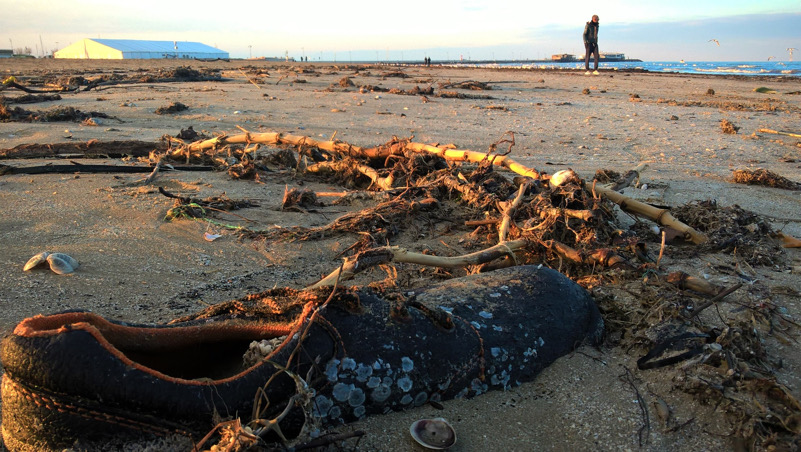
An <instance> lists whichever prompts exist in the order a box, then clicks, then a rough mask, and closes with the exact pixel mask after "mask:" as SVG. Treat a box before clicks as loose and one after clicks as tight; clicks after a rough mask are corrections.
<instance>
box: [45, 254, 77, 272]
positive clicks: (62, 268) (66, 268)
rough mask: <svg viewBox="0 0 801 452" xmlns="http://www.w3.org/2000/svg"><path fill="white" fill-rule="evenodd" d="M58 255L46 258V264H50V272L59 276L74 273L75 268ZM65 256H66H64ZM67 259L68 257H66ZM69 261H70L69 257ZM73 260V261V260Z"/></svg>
mask: <svg viewBox="0 0 801 452" xmlns="http://www.w3.org/2000/svg"><path fill="white" fill-rule="evenodd" d="M58 254H59V253H54V254H51V255H49V256H47V262H49V263H50V270H53V271H54V272H56V273H58V274H59V275H67V274H70V273H72V272H74V271H75V267H73V266H72V265H70V263H69V262H68V261H67V260H66V259H63V258H61V257H59V256H58ZM64 256H66V255H64ZM67 257H69V256H67ZM70 259H72V258H71V257H70ZM73 260H74V259H73Z"/></svg>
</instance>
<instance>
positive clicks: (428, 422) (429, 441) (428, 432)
mask: <svg viewBox="0 0 801 452" xmlns="http://www.w3.org/2000/svg"><path fill="white" fill-rule="evenodd" d="M409 433H411V434H412V438H414V440H415V441H417V442H418V443H419V444H420V445H421V446H423V447H426V448H428V449H447V448H449V447H451V446H453V445H454V444H456V431H455V430H454V429H453V427H451V424H449V423H448V421H446V420H445V419H443V418H441V417H438V418H434V419H420V420H419V421H415V422H414V423H412V426H411V427H409Z"/></svg>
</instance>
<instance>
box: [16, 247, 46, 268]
mask: <svg viewBox="0 0 801 452" xmlns="http://www.w3.org/2000/svg"><path fill="white" fill-rule="evenodd" d="M49 255H50V253H48V252H47V251H42V252H41V253H39V254H37V255H36V256H33V257H32V258H30V259H28V262H26V263H25V266H24V267H22V271H25V272H26V271H28V270H30V269H32V268H34V267H38V266H40V265H42V264H44V263H45V262H46V261H47V256H49Z"/></svg>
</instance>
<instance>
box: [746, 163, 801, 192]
mask: <svg viewBox="0 0 801 452" xmlns="http://www.w3.org/2000/svg"><path fill="white" fill-rule="evenodd" d="M731 179H732V182H734V183H735V184H745V185H762V186H764V187H774V188H784V189H787V190H801V183H798V182H793V181H791V180H790V179H787V178H786V177H784V176H780V175H778V174H776V173H774V172H772V171H768V170H766V169H763V168H757V169H755V170H748V169H740V170H735V171H734V174H732V178H731Z"/></svg>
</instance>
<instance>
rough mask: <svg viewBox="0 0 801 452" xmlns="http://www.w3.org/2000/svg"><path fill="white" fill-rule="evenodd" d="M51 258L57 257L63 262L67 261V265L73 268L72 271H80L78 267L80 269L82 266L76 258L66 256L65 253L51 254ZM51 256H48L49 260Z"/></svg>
mask: <svg viewBox="0 0 801 452" xmlns="http://www.w3.org/2000/svg"><path fill="white" fill-rule="evenodd" d="M50 256H55V257H57V258H59V259H61V260H63V261H65V262H66V263H68V264H70V266H71V267H72V269H73V270H77V269H78V267H80V266H81V264H79V263H78V261H77V260H75V258H74V257H72V256H70V255H69V254H64V253H51V254H50ZM50 256H48V258H49V257H50Z"/></svg>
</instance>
